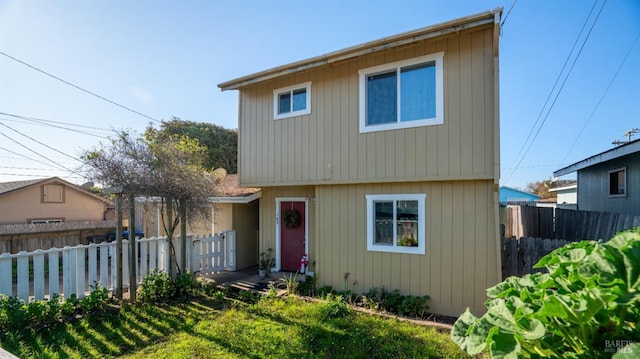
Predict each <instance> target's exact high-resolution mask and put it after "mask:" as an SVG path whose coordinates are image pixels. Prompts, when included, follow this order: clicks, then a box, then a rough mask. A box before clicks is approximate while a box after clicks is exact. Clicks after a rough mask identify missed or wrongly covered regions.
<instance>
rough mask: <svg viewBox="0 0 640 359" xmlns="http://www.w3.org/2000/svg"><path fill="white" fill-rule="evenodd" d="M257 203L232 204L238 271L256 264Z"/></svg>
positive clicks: (258, 226)
mask: <svg viewBox="0 0 640 359" xmlns="http://www.w3.org/2000/svg"><path fill="white" fill-rule="evenodd" d="M259 203H260V200H258V201H254V202H252V203H248V204H244V203H236V204H233V227H232V228H233V229H235V230H236V241H237V243H236V267H237V268H238V269H243V268H248V267H251V266H255V265H257V264H258V229H259V228H260V225H259V223H260V222H259V218H258V214H259V212H260V211H259V209H260V208H259V207H260V204H259ZM221 228H222V227H221Z"/></svg>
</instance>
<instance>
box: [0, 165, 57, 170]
mask: <svg viewBox="0 0 640 359" xmlns="http://www.w3.org/2000/svg"><path fill="white" fill-rule="evenodd" d="M0 168H8V169H12V170H29V171H64V170H61V169H58V168H54V169H50V168H34V167H13V166H0Z"/></svg>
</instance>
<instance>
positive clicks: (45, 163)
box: [0, 133, 55, 168]
mask: <svg viewBox="0 0 640 359" xmlns="http://www.w3.org/2000/svg"><path fill="white" fill-rule="evenodd" d="M0 134H1V133H0ZM3 136H4V135H3ZM12 141H13V140H12ZM14 142H15V141H14ZM0 150H5V151H7V152H9V153H13V154H14V155H17V156H20V157H22V158H26V159H28V160H31V161H34V162H38V163H41V164H43V165H47V166H49V167H53V168H55V166H53V165H52V164H50V163H47V162H43V161H40V160H38V159H35V158H31V157H29V156H25V155H23V154H21V153H18V152H15V151H12V150H10V149H8V148H4V147H0Z"/></svg>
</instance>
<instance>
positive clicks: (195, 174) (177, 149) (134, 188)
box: [82, 127, 214, 275]
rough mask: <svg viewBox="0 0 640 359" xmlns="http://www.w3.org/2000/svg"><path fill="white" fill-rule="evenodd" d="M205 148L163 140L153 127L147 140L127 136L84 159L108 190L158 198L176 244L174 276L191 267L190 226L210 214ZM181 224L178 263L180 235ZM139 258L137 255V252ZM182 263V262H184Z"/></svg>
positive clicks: (185, 139)
mask: <svg viewBox="0 0 640 359" xmlns="http://www.w3.org/2000/svg"><path fill="white" fill-rule="evenodd" d="M204 155H205V149H204V148H203V147H201V146H199V145H198V143H197V141H196V140H193V139H190V138H189V137H187V136H178V135H175V136H159V134H158V131H157V130H156V129H154V128H153V127H149V128H147V130H146V131H145V133H144V136H143V137H134V136H133V135H131V134H129V133H127V132H121V133H119V134H118V137H117V138H115V139H114V140H112V142H111V144H110V145H109V146H104V145H103V146H101V147H100V148H99V149H93V150H90V151H86V152H85V153H84V154H83V156H82V157H83V159H84V160H85V165H86V171H85V172H86V173H87V177H88V178H90V179H91V180H93V181H96V182H98V183H101V184H103V185H104V186H119V187H122V192H123V193H127V194H129V195H131V196H134V195H135V196H138V197H146V198H153V199H158V200H159V201H160V203H161V205H162V209H163V210H161V211H160V213H161V215H162V225H163V227H164V230H165V232H166V234H167V237H168V239H169V244H170V253H171V258H170V268H171V273H172V275H176V274H181V273H183V271H184V268H185V267H184V266H185V264H186V222H187V220H188V219H194V218H197V217H199V216H201V215H206V214H207V213H210V212H209V210H210V206H211V204H210V202H209V196H210V195H211V194H212V193H213V185H214V183H213V181H212V179H211V176H210V175H209V174H208V172H207V171H206V170H205V169H204V168H203V167H202V163H203V158H204ZM178 225H181V227H182V230H181V238H180V241H179V242H178V246H179V252H180V258H176V248H175V245H174V240H173V238H174V235H175V233H176V229H177V228H178ZM132 255H133V253H132ZM178 259H179V260H178Z"/></svg>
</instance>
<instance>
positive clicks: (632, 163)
mask: <svg viewBox="0 0 640 359" xmlns="http://www.w3.org/2000/svg"><path fill="white" fill-rule="evenodd" d="M573 172H577V173H578V188H577V193H578V195H577V202H578V209H579V210H583V211H597V212H616V213H626V214H633V215H640V139H639V140H634V141H630V142H628V143H626V144H623V145H620V146H618V147H615V148H612V149H610V150H608V151H604V152H602V153H599V154H597V155H594V156H591V157H589V158H586V159H584V160H582V161H579V162H576V163H574V164H572V165H569V166H567V167H565V168H561V169H559V170H557V171H555V172H554V173H553V175H554V176H556V177H559V176H564V175H567V174H570V173H573Z"/></svg>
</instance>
